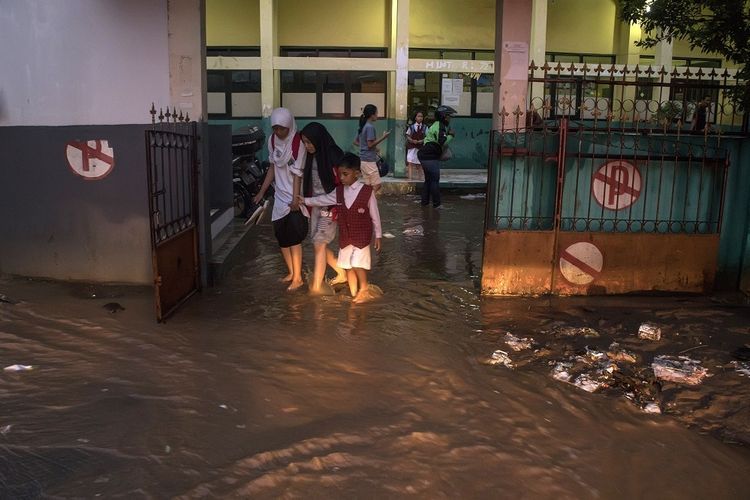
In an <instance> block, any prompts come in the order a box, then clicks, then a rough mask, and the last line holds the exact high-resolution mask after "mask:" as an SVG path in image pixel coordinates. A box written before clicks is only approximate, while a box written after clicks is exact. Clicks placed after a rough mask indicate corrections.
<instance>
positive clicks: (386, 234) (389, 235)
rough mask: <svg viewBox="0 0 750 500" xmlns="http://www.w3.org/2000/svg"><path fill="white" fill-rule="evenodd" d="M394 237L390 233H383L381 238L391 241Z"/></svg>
mask: <svg viewBox="0 0 750 500" xmlns="http://www.w3.org/2000/svg"><path fill="white" fill-rule="evenodd" d="M395 237H396V236H395V235H394V234H392V233H383V238H387V239H391V238H395Z"/></svg>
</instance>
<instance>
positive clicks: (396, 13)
mask: <svg viewBox="0 0 750 500" xmlns="http://www.w3.org/2000/svg"><path fill="white" fill-rule="evenodd" d="M409 4H410V0H391V47H390V50H391V57H393V58H395V61H396V71H395V73H394V76H393V78H391V80H393V85H392V86H391V93H390V96H391V102H392V105H391V106H390V112H391V117H392V118H393V120H394V122H393V123H394V128H393V132H392V133H391V136H390V139H389V141H390V143H391V147H390V148H389V150H391V151H393V175H394V177H405V176H406V136H405V135H404V131H405V130H406V123H407V120H408V118H409V117H408V116H407V113H408V102H409Z"/></svg>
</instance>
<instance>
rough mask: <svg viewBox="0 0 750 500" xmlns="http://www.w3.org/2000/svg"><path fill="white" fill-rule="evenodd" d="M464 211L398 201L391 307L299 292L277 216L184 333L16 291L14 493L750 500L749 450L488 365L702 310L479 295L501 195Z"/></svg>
mask: <svg viewBox="0 0 750 500" xmlns="http://www.w3.org/2000/svg"><path fill="white" fill-rule="evenodd" d="M446 205H447V206H448V208H446V209H445V210H443V211H434V210H432V209H423V208H421V207H420V206H419V205H418V203H416V198H415V197H402V198H396V197H384V198H382V200H381V211H382V214H383V220H384V221H385V222H384V227H383V231H384V232H385V233H389V234H391V235H393V236H394V237H393V238H386V239H384V249H383V251H382V253H381V255H380V256H379V257H378V258H377V260H376V263H375V267H374V270H373V272H372V273H371V279H372V282H373V283H375V284H377V285H379V286H380V287H381V288H382V289H383V290H384V292H385V295H384V297H383V298H382V299H380V300H378V301H376V302H373V303H370V304H364V305H361V306H360V305H353V304H351V301H350V299H349V298H348V297H347V296H346V295H345V294H344V293H343V291H339V293H338V294H337V295H335V296H331V297H322V298H313V297H309V296H308V295H306V294H305V293H291V294H290V293H285V292H284V291H283V288H284V286H283V285H282V284H281V283H279V282H278V278H279V277H280V276H281V273H282V262H281V259H280V256H279V255H278V251H277V249H276V246H275V241H274V240H273V237H272V234H271V229H270V226H269V225H268V224H264V225H262V226H261V227H259V231H258V234H257V237H256V238H255V240H254V242H253V243H252V248H251V251H250V258H249V259H248V261H247V262H246V263H245V264H244V265H242V266H239V267H238V268H237V269H235V270H234V271H233V272H232V274H231V276H230V278H229V279H228V281H227V283H226V284H224V285H222V286H221V287H217V288H214V289H209V290H206V291H204V292H203V294H202V295H201V296H198V297H196V299H194V300H192V301H191V302H190V303H189V304H188V306H187V307H186V308H185V309H184V310H182V311H181V312H180V313H179V314H178V315H177V316H176V317H175V318H174V319H173V320H172V321H170V322H169V323H167V324H166V325H157V324H155V323H154V321H153V311H152V303H151V296H150V294H149V293H148V291H146V290H143V289H128V288H123V289H117V290H110V291H107V290H104V291H102V290H98V291H97V290H94V291H91V290H86V289H83V290H82V289H80V288H78V289H76V288H75V287H73V288H71V287H69V286H64V285H59V284H48V283H28V282H20V281H10V280H6V281H0V285H2V288H3V290H2V291H4V292H5V293H7V294H8V295H11V293H12V294H13V295H14V296H15V297H16V298H17V299H20V300H21V302H20V303H19V304H16V305H9V304H0V312H2V316H1V317H0V361H2V364H3V366H8V365H11V364H15V363H18V364H28V365H32V366H33V369H32V370H31V371H25V372H17V373H11V372H3V373H0V394H2V398H3V406H2V412H0V432H1V434H0V449H2V453H0V491H2V492H3V495H0V497H2V496H6V497H7V496H10V497H16V498H36V497H38V496H40V495H48V496H61V497H68V496H79V497H87V498H88V497H94V496H96V495H101V496H103V497H123V498H162V497H172V496H176V497H179V498H205V497H284V498H297V497H300V498H303V497H315V498H317V497H344V498H346V497H368V498H369V497H377V498H380V497H401V496H414V495H416V496H420V497H431V498H434V497H449V498H455V497H465V496H470V497H475V496H483V497H487V496H491V497H516V496H526V497H532V498H536V497H543V498H549V497H556V498H615V497H617V498H625V497H639V498H678V497H684V496H690V497H708V496H711V497H712V498H738V497H743V496H744V497H746V496H747V494H748V493H749V492H750V487H749V486H748V482H747V477H748V473H750V454H748V452H747V450H746V449H745V448H743V447H739V446H730V445H727V444H725V443H722V442H721V441H720V440H718V439H715V438H714V437H711V436H706V435H702V434H701V433H699V432H697V431H695V430H690V429H687V428H685V427H684V426H683V425H682V424H680V423H677V422H676V421H675V420H673V419H671V418H669V417H667V416H651V415H645V414H643V413H641V412H640V411H638V410H637V409H636V408H634V407H633V406H632V405H630V404H628V403H627V402H625V401H624V400H622V399H616V398H612V397H608V396H606V395H600V394H587V393H584V392H582V391H579V390H577V389H575V388H572V387H571V386H569V385H565V384H561V383H559V382H557V381H555V380H552V379H551V378H550V377H549V373H548V372H549V370H548V369H547V368H546V367H545V368H542V367H537V368H530V369H526V370H520V369H519V370H509V369H506V368H504V367H494V366H487V365H484V364H482V363H481V362H480V360H481V359H482V358H485V357H487V355H488V354H489V353H491V352H492V351H493V350H495V349H497V348H502V346H501V345H500V344H499V342H500V340H499V339H500V336H501V334H502V333H504V332H505V331H508V330H513V331H516V332H518V333H519V334H533V333H534V332H538V331H539V330H540V329H541V328H542V327H543V326H545V325H548V324H549V323H550V322H553V321H567V322H579V323H580V322H595V323H597V322H598V321H599V320H601V318H605V324H603V325H599V324H598V323H597V325H598V326H600V327H601V328H603V329H604V330H606V329H607V328H611V329H612V333H613V334H616V333H617V332H623V331H626V330H627V329H628V328H630V327H632V325H633V324H637V322H638V321H640V320H641V319H639V317H637V316H638V315H640V314H642V311H646V312H647V313H648V314H652V313H654V314H655V313H659V311H661V312H664V311H666V313H665V314H667V316H668V315H669V314H672V315H673V316H674V317H675V318H677V319H679V314H680V313H679V311H681V310H683V309H685V306H684V304H681V303H678V302H676V301H672V302H669V300H666V299H665V300H666V302H665V304H666V305H665V307H664V309H663V310H659V309H658V308H657V306H655V305H654V304H653V303H644V302H641V303H637V301H636V302H635V304H636V305H633V304H634V303H633V302H628V299H622V298H620V299H614V300H612V301H609V302H607V301H606V300H605V301H604V302H602V300H603V299H599V301H596V300H591V301H588V302H587V301H585V300H577V299H573V300H556V301H551V300H547V299H544V300H531V299H510V300H497V299H487V298H481V297H480V296H479V293H478V292H479V290H478V279H479V276H478V274H479V270H480V268H481V243H482V241H481V235H482V229H481V224H482V218H483V203H482V201H481V200H462V199H460V198H458V197H449V198H448V200H447V203H446ZM419 227H421V233H420V231H419V229H418V228H419ZM405 230H411V231H407V234H405V233H404V231H405ZM409 233H411V234H409ZM307 252H308V253H306V254H305V262H311V255H310V254H309V249H308V250H307ZM97 293H98V294H99V295H98V296H97V297H91V295H92V294H94V295H96V294H97ZM113 297H114V298H116V299H117V301H118V302H120V303H122V305H123V306H124V308H125V310H124V311H120V312H117V313H116V314H110V313H108V312H107V311H106V310H104V309H102V307H101V305H102V304H103V303H104V302H109V301H111V300H112V298H113ZM84 299H85V300H84ZM695 300H696V301H699V300H700V299H695ZM592 304H593V305H592ZM603 304H604V305H603ZM697 304H698V306H700V307H703V306H705V303H700V302H697ZM701 304H703V305H702V306H701ZM698 306H695V307H698ZM594 307H596V308H599V309H598V312H596V313H590V312H587V311H591V310H593V309H592V308H594ZM670 311H671V312H670ZM599 312H602V314H599ZM604 313H606V314H604ZM743 314H746V313H745V312H744V311H742V310H738V311H733V312H731V315H732V316H731V317H723V316H710V315H709V316H705V317H702V318H697V319H694V321H692V323H690V324H692V325H693V326H694V327H695V328H698V326H699V324H700V325H704V326H705V325H706V324H710V325H712V327H715V328H720V327H725V326H726V324H727V322H728V323H732V324H735V323H736V324H738V325H741V324H742V322H743V321H744V322H746V320H747V318H746V316H743ZM667 316H665V317H667ZM714 320H718V321H720V323H716V324H714V323H712V321H714ZM745 324H746V323H745ZM737 328H740V327H739V326H738V327H737ZM744 415H747V413H744Z"/></svg>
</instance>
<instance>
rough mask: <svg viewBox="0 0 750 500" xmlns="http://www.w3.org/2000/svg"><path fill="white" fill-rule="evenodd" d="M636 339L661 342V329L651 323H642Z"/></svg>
mask: <svg viewBox="0 0 750 500" xmlns="http://www.w3.org/2000/svg"><path fill="white" fill-rule="evenodd" d="M638 338H639V339H644V340H661V328H659V327H658V326H657V325H655V324H653V323H643V324H641V326H640V327H639V328H638Z"/></svg>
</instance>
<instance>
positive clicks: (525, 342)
mask: <svg viewBox="0 0 750 500" xmlns="http://www.w3.org/2000/svg"><path fill="white" fill-rule="evenodd" d="M503 340H504V341H505V343H506V344H508V347H510V348H511V349H513V350H514V351H516V352H518V351H523V350H525V349H530V348H531V342H532V341H531V339H528V338H519V337H516V336H515V335H513V334H512V333H506V334H505V337H503Z"/></svg>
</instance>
